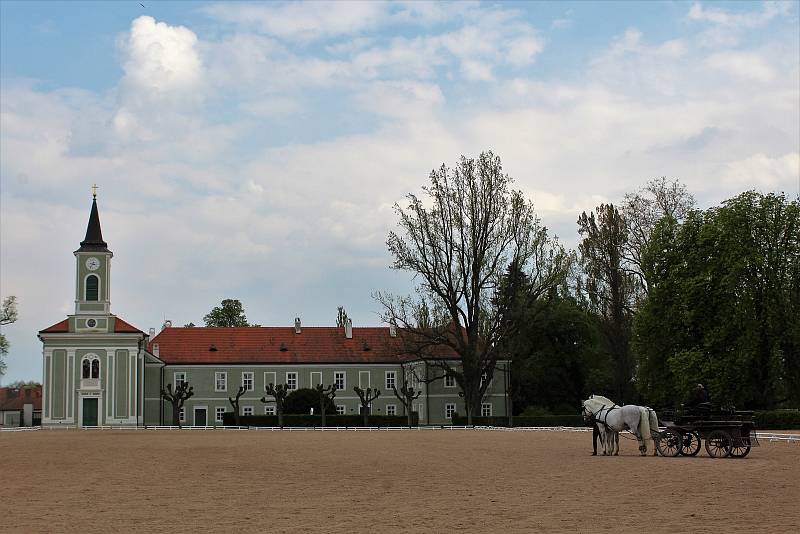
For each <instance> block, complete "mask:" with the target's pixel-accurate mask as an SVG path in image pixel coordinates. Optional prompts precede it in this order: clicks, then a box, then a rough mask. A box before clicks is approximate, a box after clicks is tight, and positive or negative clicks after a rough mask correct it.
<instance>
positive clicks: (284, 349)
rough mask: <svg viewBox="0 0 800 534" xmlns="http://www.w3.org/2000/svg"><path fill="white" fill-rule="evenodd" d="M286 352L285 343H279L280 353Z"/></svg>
mask: <svg viewBox="0 0 800 534" xmlns="http://www.w3.org/2000/svg"><path fill="white" fill-rule="evenodd" d="M287 350H289V349H288V348H287V347H286V343H281V352H286V351H287Z"/></svg>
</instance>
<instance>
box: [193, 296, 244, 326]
mask: <svg viewBox="0 0 800 534" xmlns="http://www.w3.org/2000/svg"><path fill="white" fill-rule="evenodd" d="M203 321H205V323H206V326H222V327H235V326H248V324H247V317H245V315H244V307H243V306H242V303H241V302H240V301H239V300H238V299H225V300H223V301H222V302H221V303H220V305H219V306H215V307H214V308H213V309H212V310H211V311H210V312H208V314H207V315H206V316H205V317H203Z"/></svg>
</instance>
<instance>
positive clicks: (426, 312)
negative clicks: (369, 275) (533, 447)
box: [376, 152, 570, 424]
mask: <svg viewBox="0 0 800 534" xmlns="http://www.w3.org/2000/svg"><path fill="white" fill-rule="evenodd" d="M511 184H512V179H511V178H510V177H509V176H508V175H507V174H504V173H503V168H502V165H501V162H500V158H499V157H497V156H495V155H494V154H492V153H491V152H484V153H482V154H481V155H480V156H479V157H478V158H475V159H472V158H466V157H463V156H462V157H461V159H460V160H459V162H458V163H457V164H456V166H455V168H453V169H448V168H447V167H446V166H444V165H442V166H441V167H440V168H439V169H435V170H433V171H432V172H431V174H430V185H429V186H427V187H425V188H424V189H423V191H424V193H425V196H426V197H427V198H426V199H425V200H423V199H422V198H419V197H417V196H416V195H414V194H409V195H407V197H406V199H407V201H408V203H407V205H406V206H405V207H400V206H399V205H395V210H396V212H397V215H398V217H399V226H400V231H399V233H395V232H391V233H390V234H389V237H388V239H387V245H388V247H389V251H390V253H391V254H392V256H393V257H394V264H393V267H394V268H395V269H401V270H405V271H408V272H410V273H412V274H413V275H414V276H415V277H416V278H417V280H419V281H420V286H419V287H418V288H417V294H416V297H399V298H395V297H393V296H392V295H389V294H380V293H379V294H377V295H376V297H377V299H378V300H379V302H380V303H381V304H382V305H383V307H384V314H383V318H384V320H385V321H386V322H387V323H389V324H396V325H398V326H399V327H401V328H400V330H401V332H402V334H403V336H402V337H403V341H404V343H405V344H406V349H407V351H408V352H410V353H413V354H416V355H418V356H419V357H420V358H421V359H424V360H425V361H427V362H428V364H429V365H430V366H432V367H433V368H438V369H439V370H441V371H444V372H445V373H447V374H450V375H451V376H453V377H454V379H455V380H456V383H457V384H458V386H459V387H460V388H461V391H462V393H463V395H464V403H465V406H466V412H467V420H468V422H469V423H470V424H471V423H472V416H473V414H475V413H480V404H481V401H482V399H483V398H484V395H485V393H486V388H487V387H488V385H489V381H485V380H482V379H481V378H482V377H483V376H484V375H489V376H493V375H494V371H495V368H496V366H497V362H498V360H499V359H501V358H502V357H503V356H504V354H503V353H502V348H501V344H500V341H501V340H502V339H503V338H504V337H505V336H506V335H507V334H508V332H507V331H506V329H507V328H508V327H509V326H510V325H511V323H508V322H507V321H505V320H504V317H505V316H506V315H507V313H506V312H507V310H505V309H504V307H505V306H507V305H508V303H507V301H506V300H504V299H496V298H495V297H496V295H497V292H498V290H499V284H500V282H501V278H502V276H503V273H504V272H505V270H506V267H507V266H508V265H509V264H511V263H516V264H517V265H520V266H522V268H524V269H526V270H527V271H530V273H529V274H530V277H531V280H535V284H536V288H537V290H540V291H546V289H547V288H549V287H552V286H554V285H558V284H559V283H561V281H562V280H563V278H564V276H565V273H566V271H567V270H568V268H569V264H570V256H569V255H568V254H567V253H566V252H565V251H564V249H563V247H561V245H560V244H559V243H558V242H557V240H555V239H554V238H551V237H550V236H548V233H547V229H546V228H545V227H544V226H542V225H541V222H540V221H539V219H538V217H537V216H536V214H535V212H534V209H533V205H532V203H531V202H529V201H526V200H525V198H524V197H523V195H522V193H521V192H520V191H514V190H512V189H511ZM442 346H444V347H449V348H450V349H452V350H453V351H454V352H455V353H457V354H458V355H459V361H458V365H454V364H453V362H452V361H448V360H442V359H441V358H437V356H436V353H437V349H438V350H440V348H441V347H442Z"/></svg>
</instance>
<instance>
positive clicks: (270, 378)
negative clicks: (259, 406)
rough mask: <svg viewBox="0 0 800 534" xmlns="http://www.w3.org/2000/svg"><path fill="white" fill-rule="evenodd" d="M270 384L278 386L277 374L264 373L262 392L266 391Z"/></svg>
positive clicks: (273, 372) (271, 372)
mask: <svg viewBox="0 0 800 534" xmlns="http://www.w3.org/2000/svg"><path fill="white" fill-rule="evenodd" d="M270 384H272V385H273V386H277V385H278V373H276V372H275V371H264V391H266V390H267V386H269V385H270Z"/></svg>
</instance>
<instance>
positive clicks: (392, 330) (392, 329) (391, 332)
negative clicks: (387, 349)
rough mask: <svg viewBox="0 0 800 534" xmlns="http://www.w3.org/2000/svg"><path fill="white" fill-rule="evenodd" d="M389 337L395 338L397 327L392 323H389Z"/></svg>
mask: <svg viewBox="0 0 800 534" xmlns="http://www.w3.org/2000/svg"><path fill="white" fill-rule="evenodd" d="M389 337H397V326H396V325H395V324H394V323H389Z"/></svg>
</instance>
